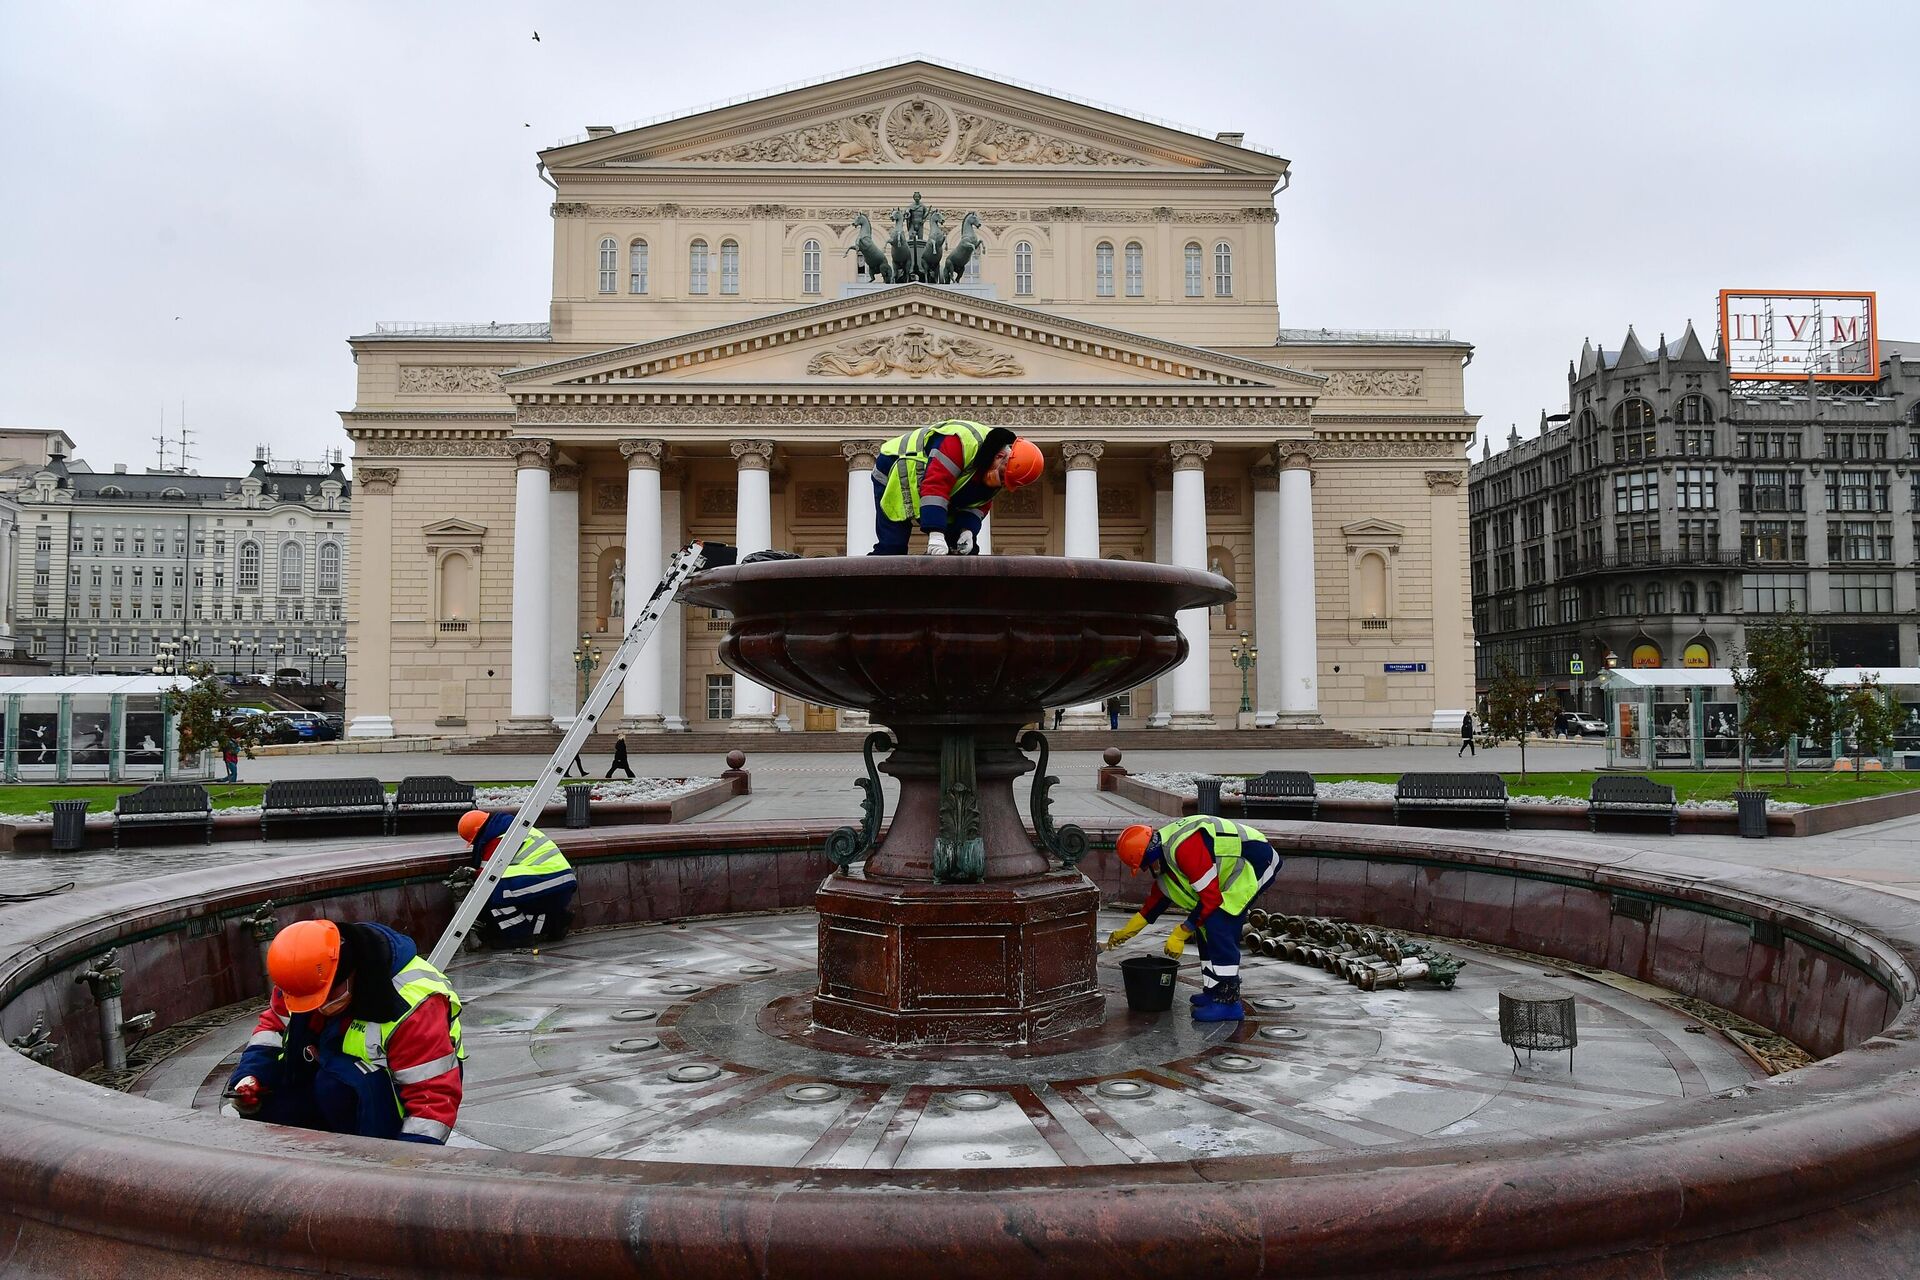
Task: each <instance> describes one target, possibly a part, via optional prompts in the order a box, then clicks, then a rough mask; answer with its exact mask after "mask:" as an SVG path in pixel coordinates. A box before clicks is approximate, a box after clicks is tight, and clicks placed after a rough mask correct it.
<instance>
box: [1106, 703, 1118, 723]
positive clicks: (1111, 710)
mask: <svg viewBox="0 0 1920 1280" xmlns="http://www.w3.org/2000/svg"><path fill="white" fill-rule="evenodd" d="M1119 727H1120V699H1118V698H1108V699H1107V728H1109V729H1116V730H1117V729H1118V728H1119Z"/></svg>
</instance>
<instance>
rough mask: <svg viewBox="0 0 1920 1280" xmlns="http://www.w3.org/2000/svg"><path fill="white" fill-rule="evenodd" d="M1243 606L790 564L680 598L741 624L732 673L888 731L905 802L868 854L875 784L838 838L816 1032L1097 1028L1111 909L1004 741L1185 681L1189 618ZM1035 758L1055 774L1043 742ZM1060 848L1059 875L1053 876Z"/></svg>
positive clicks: (1031, 1036)
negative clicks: (1074, 709) (855, 820)
mask: <svg viewBox="0 0 1920 1280" xmlns="http://www.w3.org/2000/svg"><path fill="white" fill-rule="evenodd" d="M1232 594H1233V588H1232V587H1231V586H1230V585H1229V584H1228V583H1227V582H1226V581H1225V580H1224V579H1222V578H1218V577H1215V576H1213V575H1212V574H1206V573H1200V572H1197V571H1195V570H1191V569H1179V568H1174V567H1171V566H1168V565H1156V564H1141V563H1137V562H1126V561H1112V560H1079V559H1071V560H1069V559H1059V558H1053V557H1040V556H1031V557H1027V556H1006V557H998V556H996V557H984V556H983V557H960V556H948V557H944V558H938V559H936V558H931V557H921V558H912V559H910V558H907V557H856V558H822V559H809V560H786V561H774V562H766V563H759V564H741V565H735V566H731V567H727V568H721V569H714V570H711V571H709V572H707V573H703V574H701V575H700V576H699V577H698V578H696V579H694V581H693V582H692V583H690V584H688V586H687V587H686V588H685V589H684V590H683V591H682V593H681V599H683V600H686V601H688V602H690V603H692V604H696V605H706V606H708V607H710V608H714V609H722V610H725V611H726V612H727V613H729V614H730V615H731V616H732V623H731V624H730V626H729V628H728V631H727V638H726V640H725V641H724V642H723V643H722V644H721V646H720V657H721V660H722V661H724V662H725V663H726V664H727V665H728V666H729V667H731V668H733V669H734V670H735V671H738V672H740V673H741V674H742V675H745V676H747V677H748V678H749V679H752V680H755V681H757V682H759V683H761V684H763V685H766V686H768V687H770V688H774V689H778V690H780V691H781V692H783V693H786V694H788V695H790V696H793V697H796V698H801V699H804V700H806V701H808V702H811V703H814V704H817V705H826V706H836V707H846V708H851V709H854V710H860V711H866V712H868V713H869V714H870V715H871V717H872V719H873V721H874V722H876V723H879V724H884V725H886V726H888V727H889V729H890V730H891V731H892V733H893V737H894V744H893V751H892V754H891V755H890V756H889V757H888V759H887V761H886V763H885V764H884V765H882V766H880V767H881V768H883V769H885V770H886V772H888V773H890V774H892V775H893V776H894V777H896V778H898V779H899V780H900V800H899V803H898V805H897V806H896V811H895V814H894V818H893V822H892V824H891V826H890V827H889V828H888V830H887V835H886V838H885V839H884V840H883V841H881V842H880V843H879V845H878V847H876V848H872V849H868V848H866V847H864V846H865V843H866V842H867V841H868V840H870V839H871V838H872V837H873V836H874V834H875V833H876V831H877V828H878V825H879V815H878V809H877V801H878V794H879V790H880V788H879V783H878V779H877V777H875V778H871V779H869V780H867V781H866V782H865V783H864V784H863V785H866V786H867V788H868V791H869V796H870V803H871V804H873V805H874V806H875V807H874V808H872V809H870V811H869V815H868V820H867V822H866V824H865V826H864V827H863V829H862V831H861V833H860V834H859V835H858V837H857V839H856V838H855V833H854V831H853V829H852V828H848V829H847V831H846V834H847V836H848V840H847V842H846V845H845V847H844V848H842V849H841V850H840V851H839V852H834V845H833V843H832V842H829V852H830V854H831V855H832V856H833V857H834V858H835V859H836V860H837V861H840V862H842V864H843V866H848V867H849V869H847V870H842V871H840V872H836V873H835V874H834V875H831V876H829V877H828V878H827V880H826V881H825V883H823V884H822V885H821V886H820V890H819V892H818V893H817V894H816V896H815V906H816V907H817V908H818V910H819V913H820V988H819V995H818V996H817V997H816V999H815V1001H814V1007H813V1019H814V1022H815V1023H816V1024H817V1025H819V1026H821V1027H823V1028H826V1029H828V1030H831V1031H837V1032H842V1033H845V1034H848V1035H854V1036H860V1037H863V1038H865V1039H868V1040H872V1041H876V1042H879V1043H882V1044H889V1045H909V1044H925V1043H933V1044H990V1045H1000V1046H1017V1045H1025V1044H1031V1043H1034V1042H1036V1041H1043V1040H1050V1039H1053V1038H1056V1037H1059V1036H1065V1035H1069V1034H1071V1033H1073V1032H1075V1031H1079V1030H1081V1029H1083V1028H1085V1027H1087V1026H1090V1025H1092V1024H1094V1023H1096V1022H1098V1021H1100V1019H1101V1017H1102V1015H1103V1013H1104V1009H1105V999H1104V997H1103V996H1102V995H1101V994H1100V991H1099V986H1098V981H1097V975H1096V972H1095V967H1094V961H1095V958H1096V956H1097V954H1098V952H1097V940H1096V936H1095V913H1096V912H1097V911H1098V910H1099V906H1100V894H1099V891H1098V890H1097V889H1096V888H1095V887H1094V886H1093V883H1092V882H1091V881H1089V880H1088V879H1087V878H1086V877H1085V876H1083V875H1081V874H1080V873H1079V872H1077V871H1074V870H1072V869H1071V868H1070V864H1071V863H1072V861H1073V859H1074V858H1075V857H1077V856H1078V854H1077V852H1074V851H1070V850H1069V846H1068V844H1067V843H1066V841H1065V836H1066V835H1067V834H1068V833H1067V832H1066V831H1064V830H1063V831H1061V832H1058V833H1056V832H1055V831H1054V828H1053V825H1052V822H1051V819H1050V817H1049V816H1048V814H1047V812H1046V807H1047V806H1046V798H1045V797H1046V787H1045V785H1041V786H1037V787H1036V788H1035V792H1034V802H1033V811H1034V812H1033V817H1034V823H1035V831H1034V832H1029V831H1028V828H1027V824H1026V822H1025V820H1023V819H1022V817H1021V815H1020V811H1019V810H1018V809H1017V808H1016V807H1015V805H1014V798H1013V783H1014V780H1015V779H1017V778H1019V777H1020V776H1021V775H1022V774H1024V773H1027V772H1028V771H1030V770H1031V769H1032V767H1033V766H1032V764H1030V763H1029V762H1028V760H1027V758H1026V756H1025V755H1024V754H1022V752H1021V751H1020V749H1019V748H1018V747H1017V746H1015V744H1014V739H1015V738H1016V736H1017V735H1018V734H1019V730H1020V726H1022V725H1025V724H1032V723H1037V722H1039V720H1040V718H1041V715H1042V708H1043V707H1055V706H1077V705H1081V704H1085V703H1091V702H1098V701H1099V700H1100V699H1101V698H1103V697H1106V696H1107V695H1109V694H1113V693H1118V692H1121V691H1123V690H1127V689H1133V688H1137V687H1139V686H1140V685H1143V684H1146V683H1147V682H1148V681H1150V680H1152V679H1153V678H1154V677H1155V676H1158V675H1160V674H1161V673H1162V672H1164V671H1167V670H1168V669H1170V668H1172V667H1174V666H1177V665H1179V663H1180V661H1181V659H1183V658H1184V657H1185V656H1186V653H1187V645H1186V641H1185V640H1184V639H1182V638H1181V635H1180V630H1179V626H1178V623H1177V621H1176V618H1177V615H1178V614H1179V612H1180V611H1181V610H1183V609H1193V608H1199V607H1202V606H1205V605H1212V604H1216V603H1219V602H1220V601H1223V600H1227V599H1230V598H1231V597H1232ZM876 738H877V739H878V741H880V742H883V743H884V741H885V738H884V736H881V735H874V736H873V737H870V738H869V750H871V748H872V744H873V742H874V741H875V739H876ZM1025 741H1026V742H1027V743H1028V744H1029V745H1040V746H1041V747H1042V750H1043V755H1042V761H1043V766H1042V767H1043V768H1044V760H1045V756H1044V740H1042V739H1039V738H1038V737H1037V736H1035V737H1029V738H1028V739H1026V740H1025ZM868 765H869V767H872V759H871V756H869V759H868ZM1043 781H1044V780H1043ZM1074 834H1076V835H1077V833H1074ZM1036 835H1037V836H1038V839H1037V840H1036ZM1084 847H1085V840H1084V837H1081V838H1080V839H1079V841H1078V845H1077V848H1078V849H1080V850H1083V849H1084ZM1049 848H1050V849H1052V850H1054V851H1056V852H1058V853H1059V855H1060V860H1061V861H1062V862H1063V863H1066V864H1069V867H1068V869H1065V870H1052V869H1051V868H1052V866H1053V862H1052V860H1051V859H1050V858H1049V856H1048V849H1049ZM856 862H857V863H863V865H860V866H858V867H853V866H852V865H851V864H852V863H856Z"/></svg>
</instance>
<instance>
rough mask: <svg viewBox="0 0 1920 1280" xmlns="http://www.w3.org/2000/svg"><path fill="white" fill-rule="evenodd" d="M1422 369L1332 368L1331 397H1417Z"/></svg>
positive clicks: (1328, 385)
mask: <svg viewBox="0 0 1920 1280" xmlns="http://www.w3.org/2000/svg"><path fill="white" fill-rule="evenodd" d="M1420 373H1421V371H1420V370H1418V369H1330V370H1328V372H1327V391H1326V394H1328V395H1330V396H1382V397H1384V396H1417V395H1419V394H1420V389H1421V388H1420V384H1421V377H1420Z"/></svg>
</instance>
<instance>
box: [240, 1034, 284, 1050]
mask: <svg viewBox="0 0 1920 1280" xmlns="http://www.w3.org/2000/svg"><path fill="white" fill-rule="evenodd" d="M261 1045H269V1046H271V1047H273V1048H275V1049H284V1048H286V1047H287V1036H286V1033H285V1032H283V1031H256V1032H254V1033H253V1035H252V1037H251V1038H249V1039H248V1041H247V1048H249V1049H254V1048H258V1047H259V1046H261Z"/></svg>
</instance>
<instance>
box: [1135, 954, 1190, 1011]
mask: <svg viewBox="0 0 1920 1280" xmlns="http://www.w3.org/2000/svg"><path fill="white" fill-rule="evenodd" d="M1179 972H1180V962H1179V961H1178V960H1173V959H1169V958H1168V957H1166V956H1133V957H1132V958H1130V959H1127V960H1122V961H1121V962H1120V980H1121V981H1122V982H1124V983H1125V984H1126V987H1127V1008H1129V1009H1131V1010H1133V1011H1134V1012H1135V1013H1165V1012H1166V1011H1167V1010H1169V1009H1171V1008H1173V980H1174V976H1175V975H1176V974H1178V973H1179Z"/></svg>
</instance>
